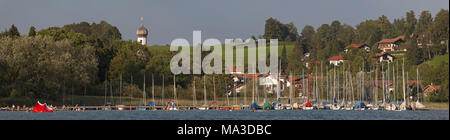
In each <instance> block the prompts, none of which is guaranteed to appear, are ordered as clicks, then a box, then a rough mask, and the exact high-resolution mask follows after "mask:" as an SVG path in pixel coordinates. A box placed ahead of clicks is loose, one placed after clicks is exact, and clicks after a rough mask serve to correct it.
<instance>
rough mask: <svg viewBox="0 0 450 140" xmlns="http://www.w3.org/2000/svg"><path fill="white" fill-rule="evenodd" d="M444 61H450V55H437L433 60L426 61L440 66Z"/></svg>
mask: <svg viewBox="0 0 450 140" xmlns="http://www.w3.org/2000/svg"><path fill="white" fill-rule="evenodd" d="M442 62H447V63H448V62H449V55H448V54H445V55H441V56H436V57H434V58H433V59H432V60H431V61H428V62H426V63H428V64H430V65H432V66H433V67H435V68H436V67H439V66H440V65H441V63H442Z"/></svg>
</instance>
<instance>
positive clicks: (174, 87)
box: [173, 74, 177, 103]
mask: <svg viewBox="0 0 450 140" xmlns="http://www.w3.org/2000/svg"><path fill="white" fill-rule="evenodd" d="M173 100H174V102H175V103H177V82H176V75H175V74H174V75H173Z"/></svg>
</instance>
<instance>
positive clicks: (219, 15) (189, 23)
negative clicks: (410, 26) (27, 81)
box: [0, 0, 449, 45]
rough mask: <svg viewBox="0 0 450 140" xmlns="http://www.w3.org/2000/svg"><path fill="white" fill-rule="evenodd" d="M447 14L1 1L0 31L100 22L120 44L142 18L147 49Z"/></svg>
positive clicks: (368, 6)
mask: <svg viewBox="0 0 450 140" xmlns="http://www.w3.org/2000/svg"><path fill="white" fill-rule="evenodd" d="M440 9H449V0H277V1H275V0H0V30H1V31H4V30H5V29H8V28H9V27H10V26H11V25H12V24H14V25H16V26H17V27H18V28H19V31H20V33H21V34H28V30H29V28H30V26H35V27H36V28H37V29H38V30H39V29H45V28H48V27H52V26H57V27H62V26H63V25H65V24H72V23H79V22H82V21H87V22H90V23H91V22H96V23H99V22H100V21H101V20H104V21H107V22H108V23H110V24H112V25H114V26H116V27H118V29H119V31H120V32H121V34H122V39H124V40H136V29H137V28H138V27H139V26H140V24H141V21H140V18H141V17H143V19H144V20H143V24H144V26H145V27H147V28H148V30H149V36H148V44H149V45H165V44H170V43H171V41H172V40H174V39H176V38H185V39H187V40H189V42H190V43H192V32H193V31H194V30H201V31H202V40H205V39H208V38H217V39H219V40H220V41H222V42H223V41H224V40H225V39H232V38H241V39H247V38H249V37H250V36H252V35H255V36H256V37H257V36H258V35H261V34H263V33H264V24H265V20H267V19H268V18H270V17H273V18H276V19H278V20H280V21H281V22H283V23H289V22H293V23H294V24H295V25H296V27H297V28H298V30H299V32H300V31H301V29H302V28H303V27H304V26H305V25H312V26H314V27H316V28H317V27H319V26H320V25H322V24H330V23H331V22H332V21H334V20H339V21H340V22H341V23H343V24H348V25H351V26H354V27H355V26H356V25H357V24H358V23H360V22H362V21H365V20H368V19H377V18H378V17H380V16H381V15H385V16H387V17H388V18H389V19H390V20H391V22H392V21H393V19H395V18H401V17H405V15H406V12H407V11H410V10H414V11H415V13H416V16H418V15H419V14H420V12H421V11H423V10H428V11H430V12H431V13H432V14H433V16H434V15H435V14H436V13H437V12H439V10H440Z"/></svg>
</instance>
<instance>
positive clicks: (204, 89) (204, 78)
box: [203, 75, 207, 105]
mask: <svg viewBox="0 0 450 140" xmlns="http://www.w3.org/2000/svg"><path fill="white" fill-rule="evenodd" d="M203 97H204V101H205V102H204V105H207V102H206V100H207V99H206V75H205V76H203Z"/></svg>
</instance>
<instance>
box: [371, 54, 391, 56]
mask: <svg viewBox="0 0 450 140" xmlns="http://www.w3.org/2000/svg"><path fill="white" fill-rule="evenodd" d="M383 55H389V56H392V55H391V54H388V53H376V54H375V56H383Z"/></svg>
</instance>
